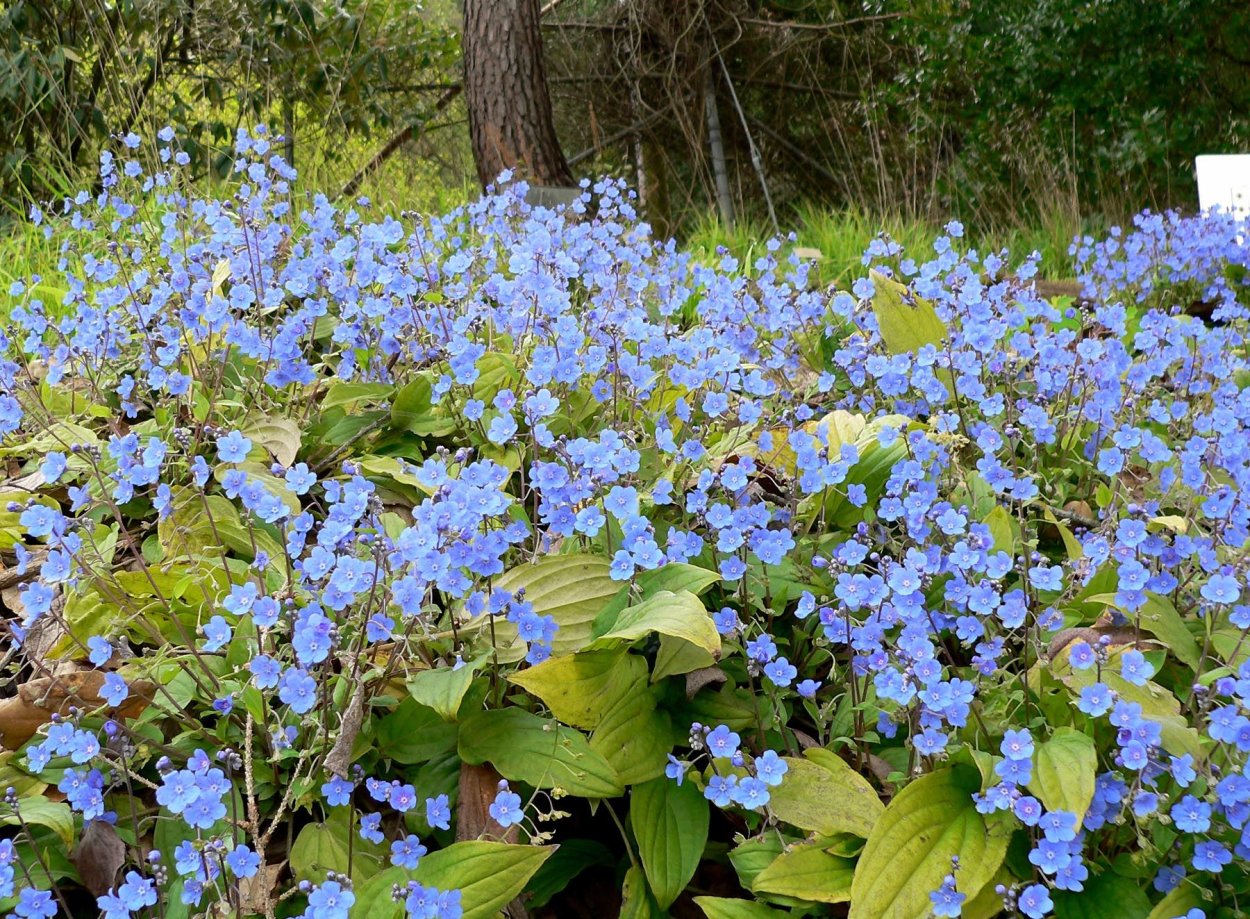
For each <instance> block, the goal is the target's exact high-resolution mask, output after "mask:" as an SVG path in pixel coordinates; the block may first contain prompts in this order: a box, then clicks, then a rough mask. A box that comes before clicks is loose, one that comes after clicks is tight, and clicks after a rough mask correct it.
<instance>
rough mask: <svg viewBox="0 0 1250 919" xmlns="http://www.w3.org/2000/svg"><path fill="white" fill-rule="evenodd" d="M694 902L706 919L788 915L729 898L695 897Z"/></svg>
mask: <svg viewBox="0 0 1250 919" xmlns="http://www.w3.org/2000/svg"><path fill="white" fill-rule="evenodd" d="M694 902H695V903H697V904H698V905H699V909H701V910H703V915H705V916H707V919H782V917H784V916H788V915H790V914H789V913H783V912H781V911H780V910H776V909H773V908H772V907H770V906H765V905H764V904H763V903H756V902H755V901H754V900H735V899H732V898H730V897H695V898H694Z"/></svg>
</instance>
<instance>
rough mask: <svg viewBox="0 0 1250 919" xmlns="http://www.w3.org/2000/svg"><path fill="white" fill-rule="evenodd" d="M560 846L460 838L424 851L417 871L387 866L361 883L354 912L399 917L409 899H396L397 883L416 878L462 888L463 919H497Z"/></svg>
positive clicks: (375, 917)
mask: <svg viewBox="0 0 1250 919" xmlns="http://www.w3.org/2000/svg"><path fill="white" fill-rule="evenodd" d="M557 848H558V846H517V845H508V844H506V843H501V842H486V841H483V840H469V841H466V842H458V843H455V844H454V845H450V846H448V847H447V848H446V849H439V850H438V851H437V852H431V853H430V854H429V855H426V856H424V857H423V858H422V859H421V863H420V864H419V865H418V866H417V868H416V870H415V871H405V870H404V869H403V868H387V869H386V870H385V871H381V872H379V873H377V874H375V875H374V876H373V877H371V878H370V879H369V880H368V881H366V882H365V883H363V884H361V885H359V886H358V887H357V888H356V904H355V907H354V908H353V910H352V915H360V916H368V917H369V919H398V917H400V916H403V915H404V905H403V903H396V902H394V901H393V900H392V899H391V888H392V887H393V886H394V885H396V884H401V885H402V884H406V883H407V882H408V881H410V880H411V881H417V882H419V883H421V884H424V885H425V886H427V887H434V888H437V889H438V890H459V891H460V904H461V907H462V908H463V910H464V917H463V919H492V917H494V916H495V915H496V914H497V913H498V912H499V911H500V910H501V909H503V907H505V906H507V905H508V904H509V903H511V902H512V901H513V900H514V899H516V897H517V896H518V895H519V894H520V893H521V891H522V890H524V889H525V885H526V883H528V882H529V879H530V878H531V877H533V876H534V873H535V872H536V871H538V869H539V868H541V867H542V865H543V862H545V861H546V860H547V859H548V858H550V857H551V855H552V853H554V852H555V851H556V849H557Z"/></svg>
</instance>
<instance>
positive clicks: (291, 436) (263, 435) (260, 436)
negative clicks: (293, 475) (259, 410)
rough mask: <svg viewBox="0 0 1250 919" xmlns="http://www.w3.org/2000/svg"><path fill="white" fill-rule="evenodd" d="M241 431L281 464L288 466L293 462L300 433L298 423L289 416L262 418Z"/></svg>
mask: <svg viewBox="0 0 1250 919" xmlns="http://www.w3.org/2000/svg"><path fill="white" fill-rule="evenodd" d="M243 433H244V435H246V436H247V437H249V438H251V439H252V440H253V441H255V442H256V443H258V444H260V445H261V446H262V447H264V448H265V449H266V450H268V451H269V453H270V455H271V456H273V458H274V459H275V460H277V461H278V462H279V463H281V464H282V465H283V466H290V465H291V464H292V463H294V462H295V457H296V455H297V454H298V453H299V448H300V442H301V439H302V435H301V433H300V429H299V425H297V424H296V423H295V422H294V421H292V420H291V419H290V418H282V417H279V416H276V415H272V416H270V417H268V418H262V419H261V420H260V421H257V422H256V423H255V424H253V425H251V426H250V427H248V429H247V430H245V431H244V432H243Z"/></svg>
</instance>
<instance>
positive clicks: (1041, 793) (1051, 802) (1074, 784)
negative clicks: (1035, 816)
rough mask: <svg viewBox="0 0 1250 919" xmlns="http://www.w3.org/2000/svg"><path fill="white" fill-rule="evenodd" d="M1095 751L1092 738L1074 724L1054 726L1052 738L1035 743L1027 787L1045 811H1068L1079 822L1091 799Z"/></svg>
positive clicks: (1094, 771)
mask: <svg viewBox="0 0 1250 919" xmlns="http://www.w3.org/2000/svg"><path fill="white" fill-rule="evenodd" d="M1097 770H1098V752H1097V751H1096V750H1095V749H1094V741H1093V739H1092V738H1090V737H1088V736H1086V735H1085V734H1082V733H1081V732H1080V731H1078V730H1076V729H1075V728H1069V727H1063V728H1057V729H1056V730H1055V732H1054V734H1052V735H1051V738H1050V739H1049V740H1047V741H1046V742H1045V743H1041V744H1038V746H1037V749H1036V751H1035V753H1034V755H1033V780H1032V781H1031V782H1029V786H1028V787H1029V789H1030V790H1031V791H1032V792H1033V793H1034V794H1035V795H1037V797H1038V799H1039V800H1040V801H1041V802H1042V803H1043V804H1044V805H1046V810H1048V811H1056V810H1061V811H1068V812H1069V813H1072V814H1075V815H1076V825H1077V826H1080V825H1081V821H1082V820H1084V819H1085V812H1086V811H1087V810H1089V805H1090V802H1091V801H1093V800H1094V774H1095V773H1096V772H1097Z"/></svg>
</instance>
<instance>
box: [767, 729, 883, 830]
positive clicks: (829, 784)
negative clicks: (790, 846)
mask: <svg viewBox="0 0 1250 919" xmlns="http://www.w3.org/2000/svg"><path fill="white" fill-rule="evenodd" d="M822 753H827V754H828V755H827V756H821V754H822ZM813 754H814V755H813ZM807 755H808V758H807V759H799V758H797V757H793V756H787V757H785V762H786V765H787V767H788V770H787V772H786V775H785V778H783V779H782V780H781V784H780V785H779V786H777V787H776V788H774V789H772V792H771V795H770V797H769V808H770V809H771V810H772V812H773V814H774V815H775V816H776V817H777V818H778V819H779V820H782V821H784V822H786V823H789V824H790V825H792V826H796V827H798V828H799V829H802V830H810V831H812V832H815V833H820V834H821V835H824V836H832V835H833V834H835V833H854V834H855V835H856V836H862V837H865V838H867V837H868V835H869V834H870V833H871V832H872V829H873V827H874V826H875V825H876V823H877V820H878V819H879V818H880V817H881V814H882V812H883V811H884V810H885V806H884V805H883V804H882V803H881V799H880V798H878V797H877V793H876V791H874V790H873V787H872V786H871V785H869V784H868V780H867V779H865V778H864V777H863V776H861V775H860V774H859V773H857V772H856V771H855V770H854V769H852V768H851V767H850V766H848V765H847V764H846V763H844V762H843V761H842V759H841V757H839V756H838V755H837V754H834V753H829V751H827V750H819V751H818V750H808V751H807Z"/></svg>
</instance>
